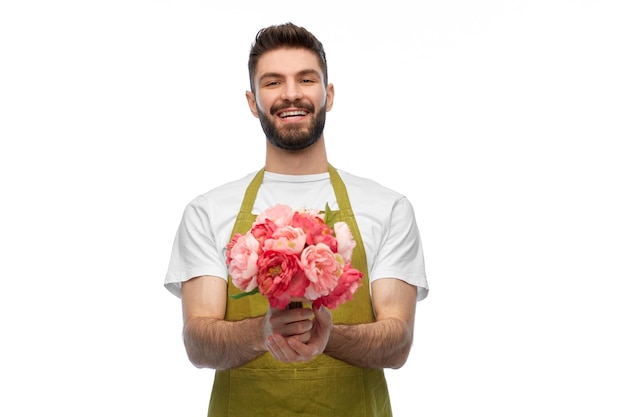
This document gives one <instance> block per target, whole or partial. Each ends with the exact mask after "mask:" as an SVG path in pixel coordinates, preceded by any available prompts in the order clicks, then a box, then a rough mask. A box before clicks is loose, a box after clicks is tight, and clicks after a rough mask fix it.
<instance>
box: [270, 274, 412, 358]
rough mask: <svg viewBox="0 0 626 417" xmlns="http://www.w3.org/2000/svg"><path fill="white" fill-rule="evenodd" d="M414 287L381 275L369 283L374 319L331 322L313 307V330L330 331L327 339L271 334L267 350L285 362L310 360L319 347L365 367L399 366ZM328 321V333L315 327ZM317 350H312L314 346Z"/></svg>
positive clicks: (408, 338) (405, 351) (406, 346)
mask: <svg viewBox="0 0 626 417" xmlns="http://www.w3.org/2000/svg"><path fill="white" fill-rule="evenodd" d="M416 299H417V288H416V287H415V286H413V285H410V284H407V283H406V282H404V281H401V280H399V279H392V278H384V279H378V280H376V281H374V282H373V283H372V303H373V306H374V310H375V312H376V321H375V322H373V323H366V324H357V325H342V324H335V325H332V323H331V322H329V321H328V319H327V318H326V316H327V315H328V316H330V312H328V311H327V310H326V309H323V308H322V309H320V310H316V311H315V316H316V319H315V321H314V322H315V325H314V329H313V331H312V333H313V334H315V333H316V332H317V333H322V334H329V338H328V339H327V340H325V341H324V340H323V339H319V340H316V344H315V345H313V344H312V343H309V344H308V345H305V344H303V343H301V342H300V341H299V340H297V339H295V338H282V337H278V336H273V337H272V338H271V343H270V344H269V346H270V351H271V352H272V353H273V355H274V356H275V357H276V358H277V359H280V360H283V361H285V362H295V361H300V360H310V359H311V358H312V356H315V354H318V352H320V350H323V351H324V353H326V354H328V355H330V356H332V357H334V358H336V359H340V360H342V361H344V362H347V363H350V364H352V365H356V366H362V367H366V368H396V369H397V368H400V367H402V365H404V363H405V362H406V360H407V358H408V356H409V352H410V350H411V345H412V343H413V325H414V322H415V303H416ZM328 325H330V326H331V328H330V329H329V330H330V331H329V333H326V331H325V330H323V329H322V330H318V329H316V328H317V327H318V326H319V327H322V328H323V327H325V326H328ZM314 348H315V349H316V350H313V349H314Z"/></svg>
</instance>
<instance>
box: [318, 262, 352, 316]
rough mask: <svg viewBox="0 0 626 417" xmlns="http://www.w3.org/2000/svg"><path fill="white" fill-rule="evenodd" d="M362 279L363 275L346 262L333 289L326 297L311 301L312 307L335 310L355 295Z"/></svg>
mask: <svg viewBox="0 0 626 417" xmlns="http://www.w3.org/2000/svg"><path fill="white" fill-rule="evenodd" d="M362 278H363V273H362V272H361V271H359V270H358V269H356V268H353V267H352V264H351V263H350V262H346V263H345V265H344V266H343V273H342V274H341V277H340V278H339V281H338V282H337V285H336V286H335V288H333V290H332V291H331V292H330V293H329V294H328V295H325V296H321V297H319V298H318V299H316V300H315V301H313V305H314V306H316V307H320V306H326V307H328V308H330V309H335V308H337V307H338V306H339V305H340V304H343V303H345V302H346V301H350V300H352V297H353V296H354V293H356V291H357V290H358V289H359V287H360V286H361V280H362Z"/></svg>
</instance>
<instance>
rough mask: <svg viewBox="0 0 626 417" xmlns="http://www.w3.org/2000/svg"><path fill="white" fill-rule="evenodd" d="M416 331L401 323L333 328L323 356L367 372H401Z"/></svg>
mask: <svg viewBox="0 0 626 417" xmlns="http://www.w3.org/2000/svg"><path fill="white" fill-rule="evenodd" d="M412 342H413V329H410V328H409V326H408V325H407V324H406V323H405V322H404V321H402V320H399V319H385V320H381V321H377V322H374V323H367V324H357V325H341V324H338V325H334V326H333V330H332V333H331V336H330V339H329V341H328V344H327V345H326V350H325V351H324V353H326V354H327V355H330V356H332V357H334V358H336V359H339V360H342V361H344V362H347V363H350V364H352V365H356V366H362V367H366V368H400V367H401V366H402V365H404V363H405V362H406V360H407V358H408V356H409V351H410V349H411V344H412Z"/></svg>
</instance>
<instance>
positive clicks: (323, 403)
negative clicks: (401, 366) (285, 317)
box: [208, 165, 391, 417]
mask: <svg viewBox="0 0 626 417" xmlns="http://www.w3.org/2000/svg"><path fill="white" fill-rule="evenodd" d="M264 172H265V171H264V169H262V170H260V171H259V172H258V173H257V175H256V176H255V178H254V179H253V180H252V182H251V183H250V185H249V186H248V189H247V190H246V194H245V197H244V199H243V203H242V204H241V209H240V211H239V214H238V216H237V220H236V221H235V226H234V227H233V232H232V233H233V234H235V233H245V232H246V231H247V230H249V229H250V227H251V226H252V223H253V222H254V220H255V218H256V215H253V214H252V207H253V205H254V202H255V200H256V195H257V192H258V190H259V187H260V186H261V183H262V181H263V175H264ZM329 173H330V181H331V184H332V186H333V189H334V192H335V196H336V197H337V202H338V205H339V210H338V215H337V216H336V217H335V218H336V221H344V222H346V223H347V224H348V226H349V227H350V231H351V232H352V235H353V237H354V239H355V241H356V247H355V248H354V250H353V253H352V265H353V266H354V267H355V268H357V269H359V270H360V271H362V272H363V281H362V282H363V283H362V285H361V287H360V288H359V289H358V290H357V292H356V293H355V294H354V298H353V299H352V300H351V301H348V302H346V303H344V304H342V305H340V306H339V307H338V308H336V309H335V310H331V313H332V316H333V323H337V324H359V323H370V322H373V321H374V313H373V309H372V303H371V298H370V292H369V278H368V274H367V260H366V257H365V247H364V246H363V240H362V239H361V233H360V232H359V229H358V226H357V224H356V219H355V218H354V214H353V213H352V207H351V206H350V200H349V199H348V193H347V191H346V187H345V185H344V183H343V181H342V180H341V177H340V176H339V174H338V173H337V171H336V170H335V168H333V167H332V166H330V165H329ZM239 292H240V290H238V289H237V288H236V287H235V286H234V285H233V284H232V279H230V277H229V280H228V296H229V297H228V301H227V306H226V320H231V321H237V320H242V319H244V318H249V317H256V316H261V315H264V314H265V312H266V311H267V309H268V306H269V305H268V301H267V299H266V298H265V297H264V296H262V295H260V294H256V295H252V296H247V297H243V298H240V299H238V300H233V299H231V298H230V296H231V295H233V294H237V293H239ZM208 416H209V417H226V416H228V417H266V416H268V417H269V416H271V417H283V416H284V417H292V416H309V417H323V416H330V417H351V416H353V417H390V416H391V405H390V402H389V394H388V391H387V382H386V380H385V375H384V373H383V370H382V369H371V368H361V367H357V366H353V365H349V364H347V363H345V362H343V361H340V360H337V359H335V358H332V357H330V356H328V355H326V354H322V355H319V356H317V357H316V358H315V359H313V360H312V361H310V362H297V363H283V362H280V361H278V360H276V359H274V357H273V356H272V355H271V354H270V353H268V352H266V353H264V354H263V355H261V356H259V357H258V358H256V359H254V360H252V361H251V362H249V363H247V364H245V365H243V366H241V367H239V368H236V369H230V370H225V371H215V380H214V382H213V391H212V393H211V401H210V404H209V413H208Z"/></svg>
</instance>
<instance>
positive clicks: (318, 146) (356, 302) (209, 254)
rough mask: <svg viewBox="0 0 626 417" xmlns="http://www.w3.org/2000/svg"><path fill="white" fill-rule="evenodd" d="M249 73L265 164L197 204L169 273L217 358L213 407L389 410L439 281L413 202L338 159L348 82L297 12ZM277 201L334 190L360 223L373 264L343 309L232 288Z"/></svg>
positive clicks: (362, 263)
mask: <svg viewBox="0 0 626 417" xmlns="http://www.w3.org/2000/svg"><path fill="white" fill-rule="evenodd" d="M249 73H250V88H251V90H250V91H248V92H246V98H247V101H248V106H249V107H250V111H251V112H252V114H253V115H254V116H255V117H257V118H259V120H260V123H261V127H262V128H263V131H264V133H265V136H266V159H265V167H264V169H262V170H260V171H259V172H253V173H251V174H249V175H247V176H246V177H244V178H243V179H240V180H237V181H233V182H230V183H227V184H225V185H223V186H221V187H218V188H216V189H214V190H212V191H209V192H208V193H206V194H203V195H200V196H199V197H197V198H196V199H194V200H193V201H192V202H191V203H190V204H189V205H188V206H187V208H186V209H185V212H184V215H183V219H182V221H181V224H180V227H179V229H178V233H177V235H176V238H175V242H174V247H173V250H172V258H171V261H170V266H169V270H168V273H167V277H166V280H165V285H166V287H167V288H168V289H169V290H170V291H172V292H173V293H174V294H176V295H178V296H180V297H181V300H182V307H183V317H184V330H183V336H184V343H185V347H186V350H187V354H188V356H189V360H190V361H191V362H192V363H193V364H194V365H195V366H197V367H200V368H203V367H206V368H212V369H215V370H216V372H215V381H214V384H213V390H212V394H211V401H210V405H209V416H220V417H221V416H246V417H249V416H274V417H276V416H326V415H328V416H334V417H337V416H390V415H391V405H390V401H389V394H388V392H387V385H386V381H385V376H384V371H383V368H399V367H401V366H402V365H403V364H404V363H405V361H406V360H407V357H408V355H409V351H410V348H411V345H412V342H413V327H414V316H415V305H416V301H418V300H421V299H423V298H425V297H426V295H427V293H428V284H427V281H426V275H425V272H424V261H423V254H422V247H421V242H420V237H419V232H418V229H417V225H416V222H415V216H414V213H413V208H412V206H411V204H410V203H409V201H408V200H407V199H406V198H405V197H404V196H402V195H400V194H398V193H396V192H395V191H392V190H390V189H388V188H385V187H383V186H381V185H379V184H377V183H375V182H373V181H371V180H368V179H364V178H359V177H356V176H353V175H350V174H348V173H347V172H343V171H338V170H336V169H335V168H334V167H332V166H331V165H329V163H328V160H327V156H326V148H325V143H324V134H323V131H324V123H325V119H326V112H327V111H329V110H331V108H332V106H333V99H334V96H335V91H334V87H333V85H332V84H330V83H328V75H327V65H326V56H325V53H324V49H323V46H322V44H321V43H320V42H319V41H318V40H317V39H316V38H315V36H313V35H312V34H311V33H310V32H308V31H307V30H306V29H304V28H301V27H298V26H295V25H293V24H291V23H288V24H284V25H278V26H271V27H268V28H265V29H262V30H261V31H259V33H258V34H257V37H256V41H255V43H254V44H253V46H252V48H251V51H250V58H249ZM355 146H358V143H355ZM278 203H281V204H286V205H289V206H291V207H294V208H315V209H320V210H323V209H324V207H325V206H326V204H327V203H328V205H329V207H330V209H331V210H333V211H337V213H338V216H339V217H338V218H339V219H341V220H344V221H346V222H347V223H348V225H349V226H350V228H351V230H352V232H353V234H354V235H355V238H356V240H357V247H356V248H355V249H354V253H353V259H352V263H353V265H354V266H355V267H357V268H358V269H359V270H361V271H362V272H363V285H362V286H361V287H360V288H359V290H358V291H357V292H356V294H355V295H354V299H353V300H351V301H348V302H346V303H344V304H342V305H341V306H339V307H338V308H337V309H335V310H333V311H332V312H331V311H329V310H328V309H326V308H324V307H321V308H294V309H284V310H283V309H278V308H270V307H269V306H268V303H267V300H266V299H265V298H264V297H263V296H261V295H259V294H257V295H254V296H249V297H244V298H241V299H237V300H234V299H232V298H231V297H229V294H231V293H233V292H236V291H234V289H233V284H232V281H231V280H229V277H228V270H227V266H226V255H225V253H226V245H227V243H228V242H229V240H230V238H231V236H232V235H233V234H234V233H236V232H239V233H245V232H246V230H247V229H249V227H250V225H251V224H252V221H253V220H254V218H255V216H256V214H258V213H260V212H261V211H263V210H265V209H267V208H268V207H270V206H273V205H275V204H278Z"/></svg>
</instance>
